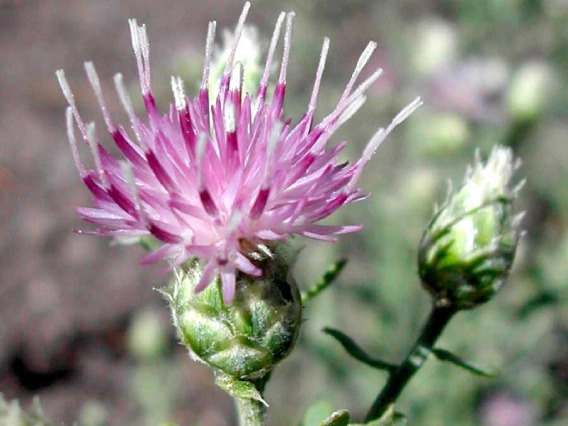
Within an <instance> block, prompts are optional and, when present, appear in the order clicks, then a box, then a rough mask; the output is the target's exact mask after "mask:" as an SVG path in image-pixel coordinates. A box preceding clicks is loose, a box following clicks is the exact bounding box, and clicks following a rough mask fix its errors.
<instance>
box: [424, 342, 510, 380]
mask: <svg viewBox="0 0 568 426" xmlns="http://www.w3.org/2000/svg"><path fill="white" fill-rule="evenodd" d="M432 354H434V356H435V357H436V358H437V359H438V360H440V361H446V362H450V363H452V364H454V365H456V366H458V367H460V368H463V369H464V370H466V371H469V372H470V373H473V374H475V375H477V376H482V377H487V378H495V377H497V376H498V375H499V370H497V369H496V368H495V367H489V368H483V367H480V366H477V365H474V364H470V363H469V362H467V361H465V360H463V359H462V358H460V357H459V356H457V355H455V354H453V353H451V352H450V351H447V350H445V349H438V348H435V349H432Z"/></svg>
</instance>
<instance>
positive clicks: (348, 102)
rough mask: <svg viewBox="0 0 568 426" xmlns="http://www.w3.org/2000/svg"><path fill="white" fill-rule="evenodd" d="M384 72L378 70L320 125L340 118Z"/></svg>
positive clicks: (338, 105)
mask: <svg viewBox="0 0 568 426" xmlns="http://www.w3.org/2000/svg"><path fill="white" fill-rule="evenodd" d="M382 72H383V70H382V69H380V68H379V69H377V70H376V71H375V72H374V73H373V74H371V76H370V77H369V78H367V79H366V80H365V81H364V82H363V83H361V84H360V85H359V87H357V89H355V91H354V92H353V93H352V94H351V95H350V96H349V97H348V98H347V99H345V100H344V101H343V102H340V103H338V104H337V106H336V107H335V109H334V110H333V111H332V112H331V113H330V114H329V115H328V116H327V117H325V118H324V119H323V121H322V123H321V124H320V125H322V126H323V125H327V124H328V123H329V122H330V121H333V120H335V119H336V118H337V117H338V116H340V115H341V114H342V113H343V111H345V109H346V108H348V107H349V105H351V104H352V103H353V102H355V101H356V100H357V99H358V98H360V97H361V96H362V95H363V93H365V91H366V90H367V89H368V88H369V87H370V86H371V85H372V84H373V83H374V82H375V81H377V79H378V78H379V77H380V76H381V74H382Z"/></svg>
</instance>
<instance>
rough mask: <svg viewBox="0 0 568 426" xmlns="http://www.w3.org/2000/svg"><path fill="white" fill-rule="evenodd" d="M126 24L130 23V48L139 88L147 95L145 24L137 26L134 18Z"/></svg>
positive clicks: (148, 72) (147, 61)
mask: <svg viewBox="0 0 568 426" xmlns="http://www.w3.org/2000/svg"><path fill="white" fill-rule="evenodd" d="M128 24H129V25H130V36H131V38H132V48H133V49H134V55H135V56H136V63H137V65H138V75H139V77H140V88H141V89H142V94H143V95H147V94H148V93H150V45H149V44H148V34H147V32H146V25H141V26H138V23H137V22H136V19H129V20H128Z"/></svg>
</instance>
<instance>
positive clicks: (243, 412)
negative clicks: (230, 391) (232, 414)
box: [235, 398, 266, 426]
mask: <svg viewBox="0 0 568 426" xmlns="http://www.w3.org/2000/svg"><path fill="white" fill-rule="evenodd" d="M235 402H236V403H237V412H238V415H239V426H265V425H266V423H265V421H266V407H265V406H264V404H263V403H262V402H260V401H257V400H254V399H240V398H238V399H235Z"/></svg>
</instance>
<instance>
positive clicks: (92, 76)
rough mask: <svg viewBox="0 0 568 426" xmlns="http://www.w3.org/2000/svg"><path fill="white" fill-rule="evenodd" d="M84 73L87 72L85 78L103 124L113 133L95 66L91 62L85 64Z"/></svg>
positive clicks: (112, 125)
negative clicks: (99, 109)
mask: <svg viewBox="0 0 568 426" xmlns="http://www.w3.org/2000/svg"><path fill="white" fill-rule="evenodd" d="M85 71H86V72H87V77H88V78H89V82H90V83H91V86H92V88H93V91H94V92H95V96H96V97H97V101H98V103H99V107H100V108H101V111H102V112H103V118H104V120H105V124H106V126H107V129H108V131H109V132H111V133H113V132H114V131H115V130H116V127H115V126H114V124H113V122H112V120H111V118H110V115H109V113H108V109H107V106H106V102H105V99H104V97H103V90H102V87H101V81H100V80H99V76H98V74H97V71H96V69H95V66H94V65H93V63H92V62H85Z"/></svg>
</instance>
